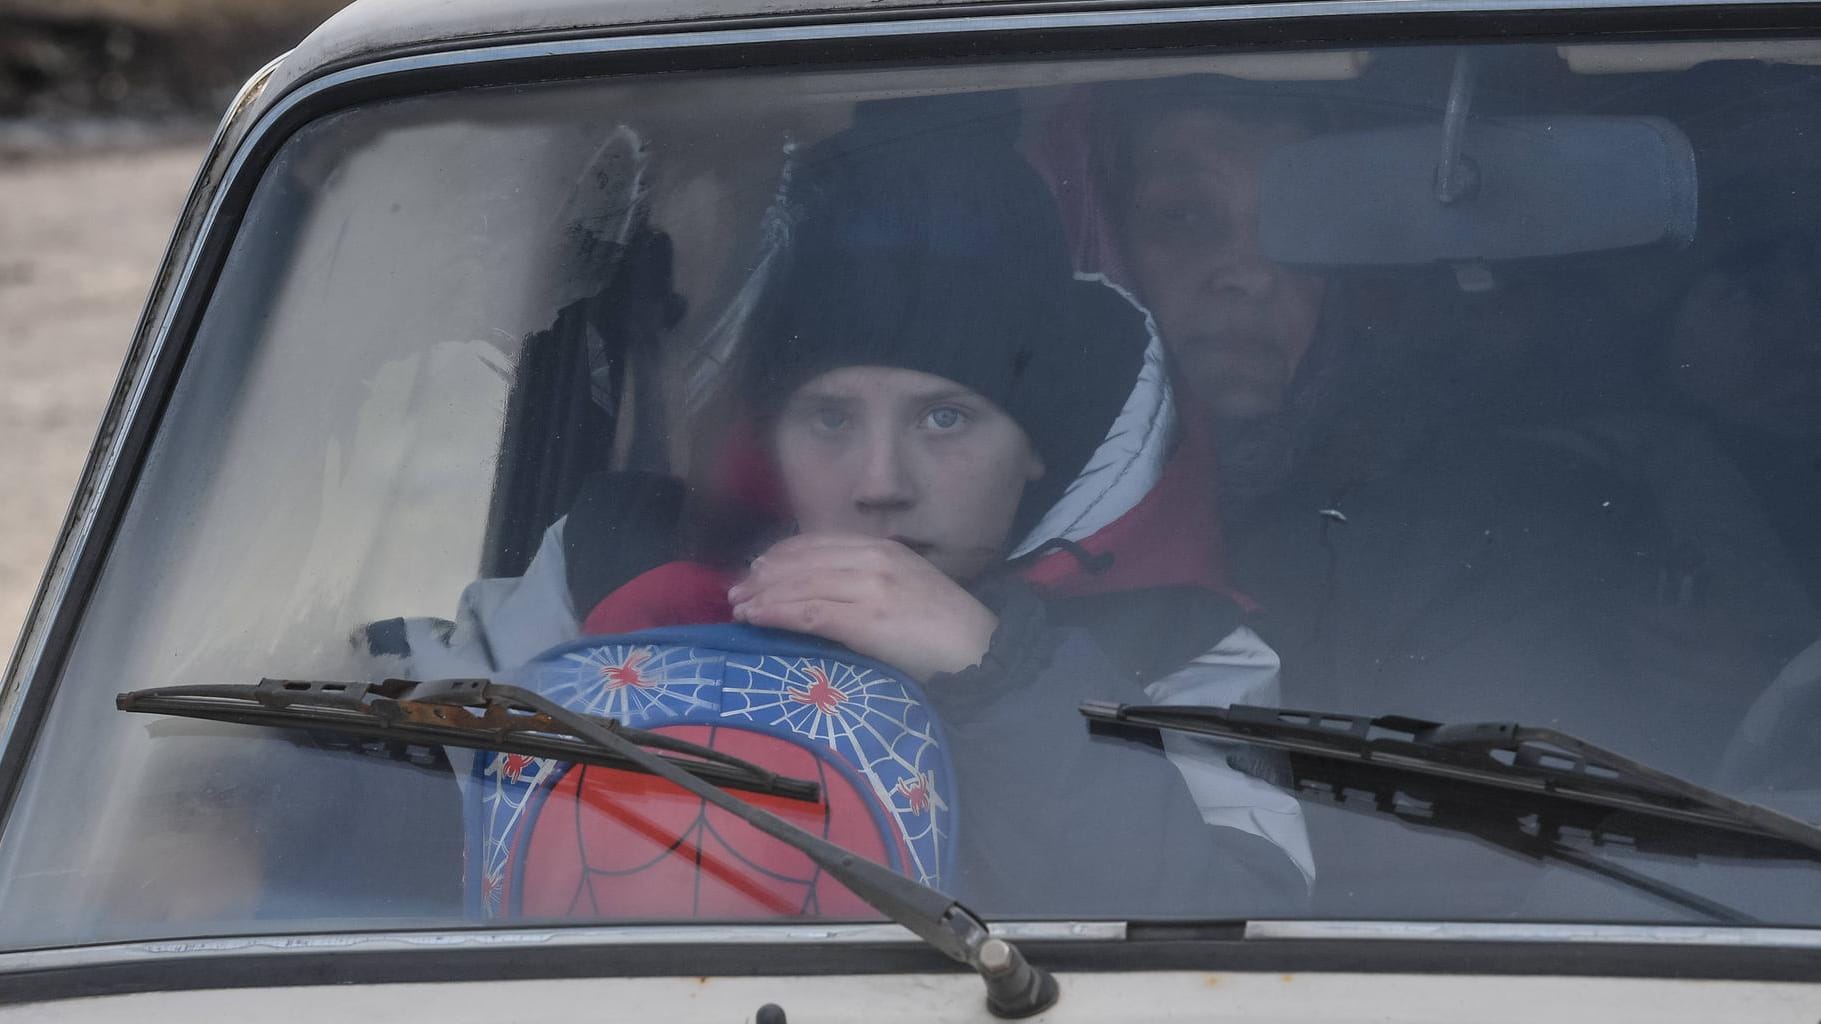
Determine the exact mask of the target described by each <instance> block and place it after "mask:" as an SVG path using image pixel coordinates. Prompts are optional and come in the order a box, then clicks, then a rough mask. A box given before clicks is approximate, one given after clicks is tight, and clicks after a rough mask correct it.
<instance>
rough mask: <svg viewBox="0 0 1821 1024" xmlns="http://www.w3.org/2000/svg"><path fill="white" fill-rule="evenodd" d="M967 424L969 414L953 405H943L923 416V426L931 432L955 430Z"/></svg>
mask: <svg viewBox="0 0 1821 1024" xmlns="http://www.w3.org/2000/svg"><path fill="white" fill-rule="evenodd" d="M966 422H967V413H965V412H962V411H961V410H960V409H957V408H955V407H954V406H952V405H942V406H937V407H936V408H934V409H931V410H930V411H929V412H926V413H924V414H923V425H924V426H925V427H928V428H929V429H931V430H954V429H955V428H956V427H959V426H961V425H962V424H963V423H966Z"/></svg>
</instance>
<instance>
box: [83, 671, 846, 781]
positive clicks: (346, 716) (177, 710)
mask: <svg viewBox="0 0 1821 1024" xmlns="http://www.w3.org/2000/svg"><path fill="white" fill-rule="evenodd" d="M442 686H443V684H440V683H419V682H414V681H412V680H409V679H388V680H386V681H384V682H380V683H344V682H334V681H319V680H300V679H262V680H260V681H259V682H258V683H256V684H254V685H251V686H247V685H224V686H165V687H159V688H156V689H151V690H136V691H134V692H132V693H123V694H120V695H119V696H117V697H115V698H114V706H115V707H116V708H118V709H119V710H121V711H136V712H144V713H147V714H159V715H173V716H177V717H181V718H201V719H207V720H210V721H216V722H233V723H236V724H239V725H264V726H276V727H278V728H285V729H312V730H321V731H326V732H334V733H338V734H341V735H347V736H357V737H361V738H363V739H380V740H396V741H401V742H405V743H422V744H430V745H440V746H446V747H466V748H468V749H471V750H486V751H497V752H500V753H506V754H524V755H526V756H528V757H549V758H556V759H558V760H562V761H568V762H573V763H578V764H593V765H600V766H602V767H606V768H617V769H620V770H622V771H632V772H645V768H644V767H643V766H642V765H641V764H639V763H638V762H636V761H633V760H631V759H629V758H627V757H626V756H625V755H624V754H622V753H621V752H620V751H619V750H618V749H616V748H612V747H608V746H605V745H603V744H601V743H599V742H597V741H595V740H593V739H590V738H588V737H586V736H583V735H580V734H579V733H577V732H576V730H575V729H574V728H573V726H572V724H570V723H566V722H563V721H560V720H558V719H557V718H555V717H553V716H551V715H547V714H543V713H541V712H533V713H529V714H527V713H523V712H520V711H517V710H515V709H514V708H513V707H512V706H511V704H510V703H508V702H506V701H500V700H494V701H482V702H477V703H475V704H472V705H467V706H463V705H457V704H450V703H447V702H446V701H444V700H442V699H440V698H441V697H442V695H443V690H442V689H441V687H442ZM572 714H573V712H572ZM595 721H598V722H600V724H601V725H602V726H603V727H604V728H607V729H609V730H611V731H613V732H614V733H615V734H616V735H619V736H621V737H623V738H625V739H626V740H628V741H629V742H631V743H633V744H635V745H637V746H639V747H644V748H648V749H652V750H662V751H667V752H668V753H670V754H682V755H686V756H685V757H667V756H666V757H664V760H666V761H667V762H669V763H671V764H674V765H676V766H677V767H678V768H680V769H682V770H683V771H686V772H689V773H690V774H691V775H695V776H697V777H698V778H702V779H707V780H708V781H710V782H713V783H715V784H717V785H720V786H725V787H727V788H729V789H741V790H746V791H749V792H754V793H765V794H768V795H771V796H781V797H786V798H788V799H791V800H802V801H805V802H809V803H814V802H815V801H817V800H820V799H821V798H822V787H821V786H819V785H818V784H816V783H814V782H811V781H808V780H806V779H793V778H790V777H788V776H784V775H779V774H777V773H776V772H773V771H769V770H767V769H766V768H764V767H761V766H760V765H756V764H753V763H752V762H750V761H745V760H741V759H740V758H737V757H734V756H732V755H731V754H727V753H725V752H723V751H719V750H715V749H713V748H710V747H704V746H700V745H698V744H694V743H689V742H686V741H684V740H679V739H676V738H674V737H670V736H662V735H659V734H657V733H651V732H645V731H643V730H639V729H628V728H626V727H625V726H622V725H620V724H619V723H618V722H614V721H612V720H610V719H595ZM660 756H661V755H660Z"/></svg>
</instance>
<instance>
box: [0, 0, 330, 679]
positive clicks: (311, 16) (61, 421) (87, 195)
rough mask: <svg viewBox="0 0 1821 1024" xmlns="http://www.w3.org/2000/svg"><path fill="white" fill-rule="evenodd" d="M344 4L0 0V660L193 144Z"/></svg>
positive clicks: (189, 165)
mask: <svg viewBox="0 0 1821 1024" xmlns="http://www.w3.org/2000/svg"><path fill="white" fill-rule="evenodd" d="M344 2H345V0H0V663H3V659H4V657H5V655H6V653H7V652H9V651H10V650H11V648H12V644H13V642H14V639H15V638H16V637H17V635H18V631H19V627H20V625H21V624H22V622H23V620H24V617H25V612H26V609H27V606H28V605H29V604H30V603H31V599H32V594H33V591H34V589H35V588H36V587H37V583H38V576H39V574H40V573H41V572H42V570H43V568H44V563H45V560H46V558H47V557H48V556H49V554H50V549H51V545H52V543H53V542H54V541H55V539H56V534H57V530H58V528H59V527H60V526H61V524H62V518H63V513H64V510H65V508H66V507H67V505H68V502H69V498H70V492H71V490H72V489H73V487H74V485H75V482H76V476H77V474H78V473H79V471H80V470H81V467H82V462H83V459H84V458H85V457H86V456H87V454H88V447H89V442H90V441H91V440H92V438H93V436H94V433H95V427H96V424H97V423H98V422H99V420H100V417H101V410H102V407H103V405H104V404H105V403H106V400H107V396H108V392H109V390H110V389H111V388H112V386H113V382H114V376H115V373H116V372H117V370H118V369H119V364H120V359H121V356H122V355H123V353H124V351H125V348H126V345H127V342H128V341H129V340H130V335H131V333H132V330H133V325H134V323H135V322H136V320H137V318H138V316H139V308H140V304H141V302H142V301H143V300H144V298H145V293H146V289H147V288H148V286H149V285H150V282H151V278H152V274H153V272H154V271H155V270H156V269H157V265H158V261H159V258H160V256H161V255H162V254H163V251H164V245H165V242H166V240H167V239H168V237H169V235H170V231H171V227H172V225H173V223H174V222H175V220H176V217H177V212H178V208H179V207H180V206H181V205H182V202H183V199H184V196H185V194H186V193H187V191H188V189H189V185H190V179H191V176H192V175H194V174H195V171H196V168H197V166H198V164H199V163H200V162H201V160H202V147H203V143H204V142H205V141H206V140H207V137H208V134H209V131H210V130H211V128H212V127H213V125H214V122H215V120H216V118H217V117H218V116H219V114H220V112H221V110H222V109H223V108H225V107H226V105H227V103H228V101H229V100H230V99H231V98H232V97H233V94H234V92H235V90H236V89H237V88H238V87H239V85H240V83H241V82H243V81H244V80H245V79H246V78H247V76H248V75H250V74H252V73H253V72H254V71H255V70H257V69H258V68H259V67H260V65H262V64H264V63H265V62H266V61H267V60H269V59H271V58H272V57H274V56H276V55H277V54H279V53H281V52H283V51H284V50H285V49H286V48H288V47H289V46H290V45H291V44H292V43H294V42H295V41H296V40H297V39H299V38H301V37H302V36H303V35H304V34H305V33H306V32H308V31H309V29H310V28H312V27H313V26H315V25H316V24H317V23H318V22H320V21H321V20H322V19H323V18H325V17H327V16H328V15H329V14H331V13H333V12H334V10H336V9H337V8H339V7H340V6H341V5H342V4H343V3H344Z"/></svg>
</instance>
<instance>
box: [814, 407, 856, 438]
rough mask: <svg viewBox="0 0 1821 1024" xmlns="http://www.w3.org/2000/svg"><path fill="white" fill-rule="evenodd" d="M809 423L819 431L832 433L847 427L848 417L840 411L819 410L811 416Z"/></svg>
mask: <svg viewBox="0 0 1821 1024" xmlns="http://www.w3.org/2000/svg"><path fill="white" fill-rule="evenodd" d="M809 422H810V423H811V424H812V425H813V426H814V427H815V428H816V429H817V430H825V431H829V432H831V433H832V432H834V431H837V430H841V429H843V428H845V427H846V426H847V423H848V415H847V414H846V413H844V412H842V411H841V410H839V409H817V410H816V411H814V412H812V413H810V414H809Z"/></svg>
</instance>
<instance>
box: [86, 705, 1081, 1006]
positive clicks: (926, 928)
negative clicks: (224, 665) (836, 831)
mask: <svg viewBox="0 0 1821 1024" xmlns="http://www.w3.org/2000/svg"><path fill="white" fill-rule="evenodd" d="M286 694H289V695H293V696H290V697H287V696H285V695H286ZM304 695H308V696H304ZM115 705H116V706H117V707H118V708H120V709H121V710H123V711H146V712H156V713H162V714H178V715H185V716H187V717H193V718H209V719H214V720H218V721H230V722H244V723H248V724H255V725H276V726H280V727H286V728H310V729H321V730H327V731H335V732H344V733H348V734H351V735H356V736H376V735H377V736H382V737H389V738H401V739H424V740H425V741H427V742H435V743H444V744H451V745H457V746H479V747H481V749H490V750H504V749H508V748H507V747H506V746H505V745H504V744H506V743H508V742H510V743H513V744H515V745H516V744H521V743H524V742H527V739H528V737H527V735H526V734H540V733H541V734H545V735H544V736H542V737H540V738H538V739H537V740H535V741H536V742H546V741H548V740H549V739H550V736H549V735H548V734H552V733H559V732H560V733H567V734H569V739H568V740H567V742H568V743H571V744H577V745H580V746H585V747H586V749H587V750H588V753H589V755H590V756H589V757H588V758H582V759H583V760H590V759H596V758H606V757H612V758H614V759H616V760H615V763H614V767H629V768H631V770H634V771H642V772H645V773H648V774H651V775H656V776H658V777H659V778H661V779H664V780H665V781H667V782H669V783H671V784H672V785H674V786H677V787H679V788H681V789H684V790H687V791H688V792H690V793H692V794H694V795H695V796H697V797H700V798H701V799H702V800H704V801H706V802H708V803H710V804H713V805H714V806H716V807H718V808H720V809H721V810H724V811H726V812H727V813H729V814H732V815H734V816H735V817H738V818H739V819H740V820H742V821H744V822H746V823H747V824H749V825H751V826H753V827H754V828H756V829H758V830H759V831H761V832H764V833H765V834H766V835H769V836H771V837H772V838H774V839H777V840H779V841H780V842H783V843H785V844H786V845H789V846H791V847H793V848H795V849H797V850H800V851H802V852H803V854H804V855H806V856H808V857H809V859H810V860H812V861H814V862H815V863H816V865H817V866H818V867H820V868H821V869H822V870H824V871H826V872H828V874H829V875H830V876H831V877H833V878H834V879H835V880H836V881H838V882H840V883H841V884H842V885H845V886H846V887H847V888H848V889H849V890H851V891H852V892H853V894H854V895H856V896H858V897H860V898H861V899H862V900H865V901H866V903H867V904H868V905H870V906H872V907H873V908H874V909H875V910H878V911H879V912H880V913H882V914H884V915H886V916H887V917H889V918H891V919H892V920H893V921H896V922H897V923H899V924H901V925H903V926H904V927H905V928H907V929H909V930H910V931H911V932H912V933H914V934H915V935H916V936H917V937H918V938H921V939H922V940H923V941H925V942H927V943H929V944H930V945H931V946H933V947H935V949H936V950H937V951H938V952H940V953H942V954H943V955H944V956H947V957H948V958H949V959H951V960H954V961H956V962H957V963H961V964H965V965H966V966H968V967H970V968H972V969H973V970H975V971H976V972H978V973H979V974H980V976H981V978H982V979H984V980H985V982H986V989H987V998H986V1003H987V1008H988V1009H989V1010H990V1011H991V1012H992V1013H993V1014H994V1015H996V1016H999V1017H1008V1018H1017V1017H1029V1016H1032V1015H1034V1014H1037V1013H1041V1012H1043V1011H1044V1010H1046V1009H1048V1008H1049V1007H1050V1006H1052V1005H1053V1004H1054V1003H1055V1002H1056V999H1057V996H1058V994H1059V991H1058V988H1057V985H1056V980H1055V978H1054V977H1052V976H1051V975H1050V974H1049V972H1047V971H1045V970H1043V969H1042V968H1040V967H1037V966H1035V965H1033V964H1031V963H1030V962H1029V961H1027V960H1025V958H1024V955H1023V954H1022V953H1020V952H1019V951H1018V949H1017V947H1016V946H1013V945H1012V944H1011V943H1010V942H1007V941H1006V940H1004V939H1002V938H998V937H996V936H993V935H992V934H990V933H989V931H988V929H987V924H986V922H985V921H984V920H983V919H981V918H980V917H979V915H977V914H975V913H974V912H973V911H971V910H969V909H967V908H966V907H964V906H962V905H961V904H960V903H959V902H957V901H956V900H954V899H952V898H950V897H949V896H948V895H947V894H945V893H943V892H941V891H939V890H937V889H934V888H931V887H930V886H927V885H924V884H922V883H920V882H917V881H916V880H914V879H911V878H906V877H905V876H903V875H900V874H898V873H897V872H895V871H893V870H891V869H890V868H887V867H884V866H883V865H880V864H876V863H874V862H872V861H870V860H867V859H866V858H865V857H862V856H860V855H858V854H856V853H853V852H852V851H850V850H847V849H845V848H843V847H841V846H838V845H836V844H834V843H831V842H829V841H828V840H826V839H823V838H822V837H820V836H817V835H814V834H812V833H809V832H806V831H804V830H803V829H800V828H798V827H796V826H795V825H792V824H791V823H790V822H788V821H785V820H784V819H783V818H780V817H778V816H777V815H775V814H772V813H771V812H770V811H767V810H764V809H763V808H760V807H756V806H754V805H752V804H749V803H747V802H745V801H744V800H741V799H739V798H737V797H735V796H733V795H732V794H731V793H729V792H727V789H725V788H723V786H724V785H725V786H728V787H730V788H731V787H732V786H734V785H735V783H733V782H728V783H721V782H719V781H718V780H711V775H718V774H721V772H720V771H719V769H722V768H730V769H732V770H733V771H734V772H735V774H736V775H738V776H739V777H740V779H741V780H742V781H743V782H751V781H753V780H754V779H753V777H754V776H755V775H757V776H768V777H770V779H771V780H773V782H775V783H796V784H797V785H799V786H801V785H808V786H811V787H812V789H813V788H814V785H813V784H812V783H803V782H801V781H800V780H791V779H783V778H782V777H779V776H776V775H773V774H772V773H770V772H766V771H765V770H764V769H762V768H760V767H758V766H757V765H753V764H751V763H750V762H745V761H740V760H739V759H737V758H731V757H728V756H727V755H725V754H721V753H719V752H717V751H712V750H708V749H707V748H703V747H696V746H695V745H694V744H680V743H679V742H678V741H676V740H673V739H670V738H667V737H663V736H657V735H654V734H651V733H644V732H639V731H637V730H632V729H626V728H624V727H623V726H621V725H619V724H618V723H617V722H614V721H612V720H610V719H601V718H596V717H594V716H592V715H585V714H582V713H580V712H576V711H571V710H570V709H568V708H566V707H564V706H563V705H561V704H558V703H557V702H555V701H553V700H550V699H549V698H547V697H545V696H544V695H542V694H540V693H538V692H536V691H535V690H529V689H526V688H524V687H521V686H512V685H509V684H505V683H496V682H493V681H492V680H488V679H445V680H439V681H435V682H415V681H412V680H406V679H389V680H386V681H385V682H383V683H377V684H366V683H338V682H299V681H285V680H264V681H262V682H261V683H259V684H258V685H257V686H192V687H164V688H160V689H153V690H140V691H136V692H133V693H123V694H121V695H119V696H118V697H117V698H116V699H115ZM477 709H478V713H477ZM464 716H465V718H466V719H469V720H474V721H475V722H478V723H482V724H479V725H459V724H458V725H451V723H460V722H462V721H463V720H464ZM386 723H401V724H386ZM402 723H409V724H408V725H407V724H402ZM530 723H536V724H530ZM482 737H496V739H492V740H487V741H484V745H483V744H482V743H481V742H476V741H477V740H481V739H482ZM578 741H580V743H579V744H578ZM647 746H651V747H658V748H662V749H670V750H675V751H678V752H682V753H688V754H691V755H693V756H694V757H697V758H706V759H707V760H704V761H695V760H689V761H684V760H681V759H678V758H673V757H666V756H662V755H659V754H654V753H652V752H651V751H650V750H647V749H644V748H645V747H647ZM514 749H517V748H516V747H515V748H514ZM546 749H548V748H546ZM557 756H561V757H564V758H566V759H576V758H575V755H574V754H572V753H563V754H561V755H557ZM597 763H598V762H597ZM711 765H713V766H716V767H715V768H710V767H709V766H711ZM742 788H753V787H751V786H743V787H742ZM766 791H767V792H770V791H772V790H766ZM808 799H812V800H813V799H816V797H815V796H814V795H812V796H810V797H809V798H808Z"/></svg>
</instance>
